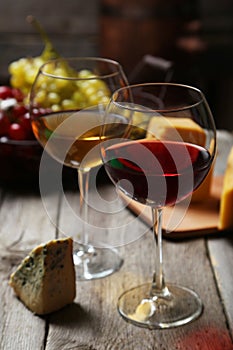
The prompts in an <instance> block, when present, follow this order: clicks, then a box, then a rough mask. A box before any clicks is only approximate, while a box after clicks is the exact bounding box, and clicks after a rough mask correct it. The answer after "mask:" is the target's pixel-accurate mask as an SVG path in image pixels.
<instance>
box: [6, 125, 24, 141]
mask: <svg viewBox="0 0 233 350" xmlns="http://www.w3.org/2000/svg"><path fill="white" fill-rule="evenodd" d="M8 133H9V137H10V139H12V140H18V141H19V140H25V139H27V131H26V130H25V129H24V128H23V126H22V125H20V124H19V123H12V124H11V125H10V127H9V132H8Z"/></svg>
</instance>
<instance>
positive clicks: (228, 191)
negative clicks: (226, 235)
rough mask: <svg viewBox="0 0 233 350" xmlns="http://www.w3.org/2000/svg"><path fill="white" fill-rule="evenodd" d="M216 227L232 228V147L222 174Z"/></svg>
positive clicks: (221, 228) (222, 228)
mask: <svg viewBox="0 0 233 350" xmlns="http://www.w3.org/2000/svg"><path fill="white" fill-rule="evenodd" d="M218 228H219V229H220V230H226V229H230V228H233V147H232V148H231V151H230V154H229V156H228V159H227V167H226V171H225V174H224V180H223V190H222V194H221V199H220V213H219V223H218Z"/></svg>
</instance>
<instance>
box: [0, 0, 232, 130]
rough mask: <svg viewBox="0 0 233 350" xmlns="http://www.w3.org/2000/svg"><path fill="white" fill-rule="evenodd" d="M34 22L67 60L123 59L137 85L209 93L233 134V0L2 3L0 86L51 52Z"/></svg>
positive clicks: (218, 116) (217, 113)
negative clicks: (171, 85)
mask: <svg viewBox="0 0 233 350" xmlns="http://www.w3.org/2000/svg"><path fill="white" fill-rule="evenodd" d="M28 15H34V16H35V17H36V18H37V19H38V20H39V21H40V23H41V24H42V26H43V27H44V29H45V30H46V32H47V33H48V35H49V37H50V39H51V40H52V42H53V44H54V46H55V48H56V49H57V50H58V51H59V53H60V54H61V55H63V56H105V57H109V58H113V59H116V60H118V61H119V62H120V63H121V64H122V66H123V68H124V70H125V72H126V73H127V75H128V77H129V80H130V81H131V82H140V81H145V80H148V81H161V80H167V81H168V80H171V81H176V82H179V83H185V84H191V85H194V86H196V87H199V88H201V89H202V90H203V91H204V93H205V94H206V96H207V99H208V101H209V104H210V107H211V109H212V111H213V114H214V117H215V120H216V124H217V127H218V128H221V129H227V130H233V113H232V101H233V1H232V0H221V1H219V0H85V1H83V0H69V1H65V2H59V5H58V3H57V2H54V1H47V0H40V1H39V2H38V0H18V1H15V0H14V1H13V0H7V1H6V0H2V1H1V2H0V84H6V83H7V82H8V79H9V73H8V65H9V63H10V62H12V61H15V60H17V59H19V58H21V57H27V56H38V55H40V53H41V51H42V49H43V47H44V45H43V42H42V40H41V37H40V35H39V34H38V33H37V32H36V31H35V29H34V28H33V27H32V26H31V25H30V24H28V23H27V22H26V17H27V16H28Z"/></svg>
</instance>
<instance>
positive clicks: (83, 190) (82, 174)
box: [78, 169, 90, 246]
mask: <svg viewBox="0 0 233 350" xmlns="http://www.w3.org/2000/svg"><path fill="white" fill-rule="evenodd" d="M89 176H90V171H89V170H83V169H78V182H79V191H80V216H81V220H82V236H81V242H82V244H83V245H84V246H86V245H88V242H89V238H88V232H87V229H86V224H87V222H88V191H89Z"/></svg>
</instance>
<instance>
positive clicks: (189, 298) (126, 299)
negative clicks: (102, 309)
mask: <svg viewBox="0 0 233 350" xmlns="http://www.w3.org/2000/svg"><path fill="white" fill-rule="evenodd" d="M167 288H168V290H169V295H167V296H165V297H164V296H163V297H161V296H153V297H151V296H150V290H151V283H146V284H143V285H141V286H138V287H135V288H132V289H130V290H128V291H126V292H124V293H123V294H122V295H121V296H120V298H119V300H118V305H117V307H118V311H119V313H120V315H121V316H122V317H123V318H124V319H125V320H126V321H128V322H130V323H132V324H134V325H136V326H140V327H145V328H149V329H162V328H172V327H178V326H181V325H184V324H187V323H189V322H191V321H194V320H195V319H196V318H198V317H199V316H200V315H201V313H202V310H203V305H202V302H201V300H200V298H199V296H198V295H197V294H196V293H195V292H194V291H192V290H191V289H188V288H185V287H182V286H177V285H173V284H167Z"/></svg>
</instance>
